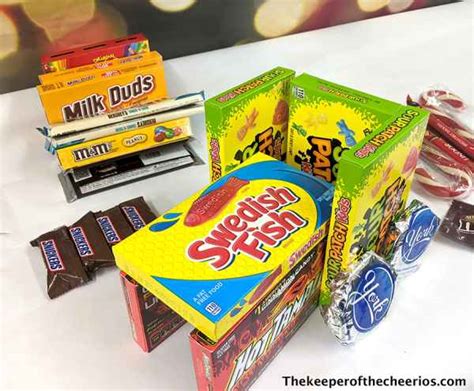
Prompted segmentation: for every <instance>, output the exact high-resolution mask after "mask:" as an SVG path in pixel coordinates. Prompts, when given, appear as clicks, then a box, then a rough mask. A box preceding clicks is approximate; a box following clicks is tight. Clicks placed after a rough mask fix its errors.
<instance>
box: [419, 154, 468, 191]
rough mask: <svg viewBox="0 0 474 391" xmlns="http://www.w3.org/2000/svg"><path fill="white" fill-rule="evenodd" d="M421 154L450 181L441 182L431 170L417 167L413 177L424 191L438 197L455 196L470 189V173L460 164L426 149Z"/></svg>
mask: <svg viewBox="0 0 474 391" xmlns="http://www.w3.org/2000/svg"><path fill="white" fill-rule="evenodd" d="M421 156H422V159H423V160H424V161H425V162H427V163H429V164H430V165H434V166H435V167H436V168H437V169H438V170H439V171H441V172H442V173H443V174H444V175H445V176H446V177H447V178H448V179H449V180H450V181H451V185H446V184H444V183H441V182H440V181H439V180H438V179H437V177H436V176H435V175H434V174H433V172H430V171H429V170H428V169H427V168H424V167H417V168H416V170H415V178H416V180H417V181H418V183H419V184H420V185H421V186H422V187H423V188H424V189H425V190H426V191H428V192H429V193H431V194H432V195H434V196H437V197H440V198H457V197H460V196H462V195H465V194H468V192H470V191H471V189H472V179H471V174H470V173H468V172H466V169H465V168H464V167H463V166H462V165H461V164H459V163H457V162H453V161H452V160H449V159H446V158H445V157H444V156H441V155H438V154H435V153H432V152H428V151H423V152H422V155H421Z"/></svg>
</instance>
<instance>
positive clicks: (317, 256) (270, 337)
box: [189, 242, 325, 391]
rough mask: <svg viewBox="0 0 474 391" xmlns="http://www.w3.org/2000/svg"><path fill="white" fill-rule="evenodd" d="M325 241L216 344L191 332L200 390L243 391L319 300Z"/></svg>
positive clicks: (192, 350)
mask: <svg viewBox="0 0 474 391" xmlns="http://www.w3.org/2000/svg"><path fill="white" fill-rule="evenodd" d="M324 251H325V242H322V243H320V244H318V245H316V247H314V248H313V249H312V250H311V251H310V252H309V253H308V254H307V255H306V256H305V257H303V259H302V260H301V262H300V263H299V264H298V267H296V268H294V269H293V270H291V271H290V272H289V273H288V274H287V275H286V276H285V277H284V278H283V279H282V280H281V281H280V282H279V283H278V284H277V285H275V287H274V288H273V289H272V290H271V291H270V292H269V293H268V294H267V295H266V296H265V297H264V298H263V299H262V300H261V301H260V303H259V304H258V305H257V306H256V307H255V308H254V309H253V310H252V311H251V312H249V313H248V314H247V316H246V317H245V318H243V319H242V320H241V321H240V322H239V323H238V324H237V325H236V326H235V327H234V328H233V329H232V330H230V331H229V332H228V333H227V334H226V335H225V336H224V337H222V338H221V339H220V340H219V341H218V342H217V343H214V342H213V341H211V340H209V339H208V338H206V336H205V335H203V334H202V333H200V332H199V331H198V330H194V331H192V332H191V334H190V338H189V339H190V343H191V352H192V356H193V364H194V372H195V374H196V380H197V385H198V390H200V391H207V390H222V391H223V390H239V391H240V390H247V389H248V388H249V387H250V385H251V384H252V383H253V382H254V381H255V379H256V378H257V377H258V376H259V375H260V374H261V373H262V372H263V371H264V370H265V368H266V367H267V365H268V364H269V362H270V361H271V360H273V358H274V357H275V356H276V355H277V354H278V353H279V352H280V350H281V349H282V348H283V346H284V345H285V344H286V343H287V342H288V341H289V339H290V338H291V337H292V336H293V335H294V334H295V332H296V331H297V330H298V329H299V327H300V326H301V325H302V324H303V323H304V321H305V320H306V319H307V318H308V316H309V315H310V314H311V313H312V312H313V311H314V309H315V308H316V306H317V303H318V297H319V290H320V286H321V271H322V268H323V263H324Z"/></svg>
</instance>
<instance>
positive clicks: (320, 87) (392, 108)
mask: <svg viewBox="0 0 474 391" xmlns="http://www.w3.org/2000/svg"><path fill="white" fill-rule="evenodd" d="M292 86H293V88H295V87H296V88H297V87H302V88H305V89H308V91H309V93H310V94H311V93H313V94H318V95H325V96H326V97H328V96H330V97H332V98H333V99H338V100H345V101H348V102H350V103H351V104H355V105H359V106H363V107H365V108H367V109H370V110H373V111H378V112H380V113H383V114H393V113H395V112H397V111H398V110H399V109H400V104H398V103H395V102H391V101H389V100H386V99H382V98H379V97H377V96H375V95H370V94H367V93H365V92H362V91H357V90H354V89H352V88H349V87H345V86H342V85H339V84H336V83H333V82H330V81H327V80H323V79H320V78H318V77H315V76H312V75H309V74H307V73H303V74H301V75H299V76H297V77H295V78H294V79H293V81H292ZM303 99H304V98H303Z"/></svg>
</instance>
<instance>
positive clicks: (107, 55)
mask: <svg viewBox="0 0 474 391" xmlns="http://www.w3.org/2000/svg"><path fill="white" fill-rule="evenodd" d="M149 50H150V46H149V44H148V39H147V38H146V37H145V36H144V35H143V34H134V35H129V36H128V37H123V38H118V39H112V40H109V41H102V42H94V43H92V44H89V45H84V46H80V47H76V48H72V49H66V50H62V51H58V52H53V53H49V54H45V55H44V56H42V57H41V67H42V69H43V72H45V73H49V72H58V71H63V70H65V69H70V68H74V67H80V66H82V65H87V64H93V63H96V62H101V61H106V60H110V59H113V58H120V57H128V56H133V55H135V54H138V53H145V52H148V51H149Z"/></svg>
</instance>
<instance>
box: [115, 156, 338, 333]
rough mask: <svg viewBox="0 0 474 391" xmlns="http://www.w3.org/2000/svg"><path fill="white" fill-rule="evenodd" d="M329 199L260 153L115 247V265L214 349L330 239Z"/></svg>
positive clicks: (326, 190) (316, 183)
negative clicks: (217, 343) (211, 343)
mask: <svg viewBox="0 0 474 391" xmlns="http://www.w3.org/2000/svg"><path fill="white" fill-rule="evenodd" d="M332 193H333V186H332V185H331V184H329V183H326V182H324V181H321V180H319V179H317V178H314V177H312V176H310V175H307V174H305V173H302V172H300V171H298V170H295V169H294V168H292V167H290V166H288V165H287V164H285V163H283V162H280V161H277V160H275V159H273V158H270V157H268V156H266V155H263V154H260V153H259V154H257V155H256V156H254V157H252V158H250V159H248V160H247V161H245V162H244V163H243V164H242V165H241V166H239V167H238V168H237V169H235V170H233V171H232V172H230V173H229V174H227V175H225V176H224V177H222V178H221V179H219V180H217V181H216V182H214V183H212V184H211V185H209V186H208V187H206V188H204V189H203V190H202V191H200V192H198V193H196V194H194V195H193V196H192V197H190V198H188V199H187V200H186V201H184V202H183V203H181V204H180V205H178V206H177V207H176V208H174V209H172V210H170V211H169V212H168V213H165V214H164V215H163V216H161V217H160V218H158V219H156V220H155V221H153V222H152V223H151V224H149V225H148V226H146V227H145V228H143V229H141V230H140V231H138V232H137V233H136V234H134V235H132V236H130V237H129V238H127V239H125V240H124V241H123V242H121V243H119V244H118V245H116V246H114V248H113V251H114V254H115V259H116V262H117V265H118V267H119V268H120V269H121V270H122V271H124V272H125V273H127V274H128V275H130V276H131V277H132V278H133V279H135V280H136V281H137V282H138V283H139V284H141V285H142V286H144V287H145V288H146V289H148V290H149V291H150V292H152V293H153V294H154V295H155V296H156V297H157V298H158V299H159V300H161V301H163V302H164V303H165V304H166V305H168V306H169V307H170V308H171V309H172V310H174V311H175V312H176V313H178V314H179V315H180V316H182V317H183V318H184V319H186V320H187V321H188V322H190V323H191V324H192V325H194V326H195V327H196V328H197V329H198V330H200V331H201V332H202V333H204V334H205V335H206V336H207V337H208V338H210V339H212V340H213V341H217V340H218V339H219V338H220V337H222V336H223V335H224V334H225V333H226V332H227V331H228V330H229V329H230V328H231V327H232V326H234V325H235V324H236V323H237V322H238V321H239V320H240V319H242V318H243V317H244V316H245V315H246V314H247V313H248V312H249V311H250V310H251V309H252V308H253V307H254V306H255V305H256V304H257V303H258V302H259V300H260V299H261V298H262V297H263V295H264V294H265V293H266V292H267V291H269V290H270V289H271V288H272V287H273V286H275V285H276V284H278V282H279V281H281V279H282V278H283V277H284V276H285V275H286V274H287V273H288V272H289V271H290V270H293V268H295V267H296V266H297V265H298V264H299V262H300V260H301V258H302V257H304V256H305V254H307V253H308V251H310V250H311V249H312V248H313V247H315V246H316V245H318V244H319V243H320V242H321V241H324V240H325V237H326V235H327V222H328V220H329V215H330V209H331V200H332Z"/></svg>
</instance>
